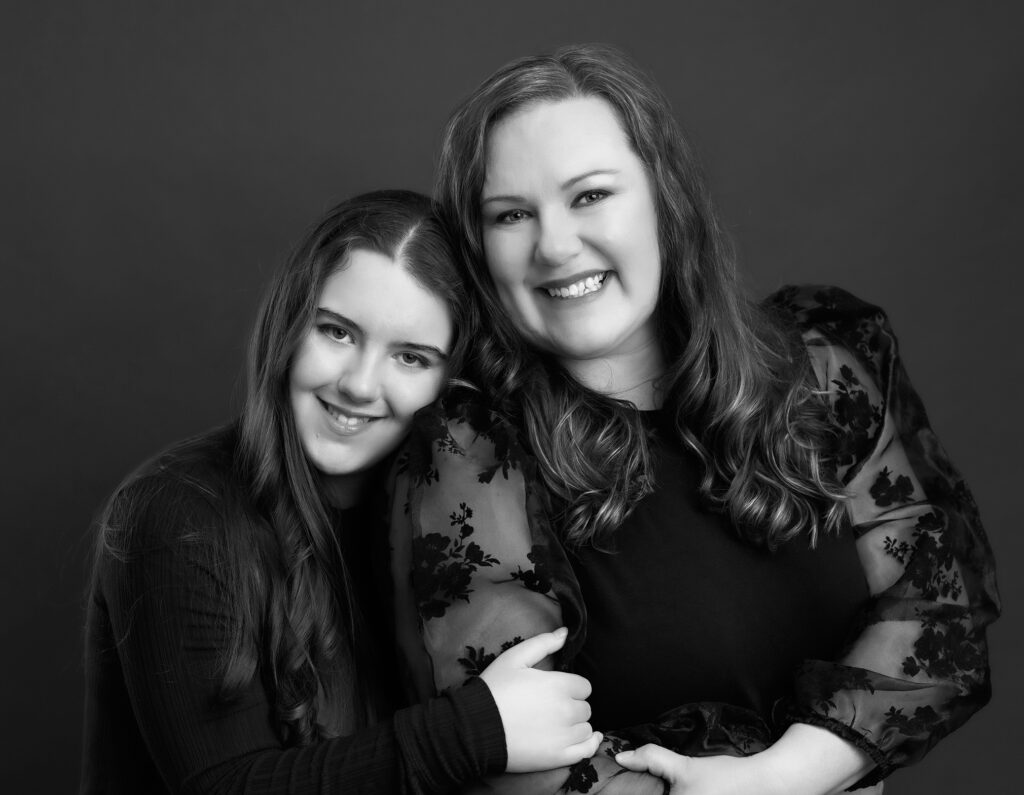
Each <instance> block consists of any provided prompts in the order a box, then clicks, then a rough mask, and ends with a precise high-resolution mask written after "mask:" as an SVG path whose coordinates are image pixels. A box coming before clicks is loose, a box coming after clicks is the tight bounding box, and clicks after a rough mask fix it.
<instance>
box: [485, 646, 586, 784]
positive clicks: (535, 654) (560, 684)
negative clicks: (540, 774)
mask: <svg viewBox="0 0 1024 795" xmlns="http://www.w3.org/2000/svg"><path fill="white" fill-rule="evenodd" d="M568 634H569V632H568V630H567V629H565V628H564V627H563V628H561V629H557V630H555V631H554V632H545V633H543V634H541V635H535V636H534V637H532V638H528V639H527V640H524V641H523V642H522V643H520V644H518V645H516V646H513V647H512V648H511V649H509V650H508V651H506V652H504V653H503V654H501V655H499V656H498V658H497V659H495V661H494V662H492V663H491V664H490V665H488V666H487V668H486V669H485V670H484V672H483V673H482V674H480V678H481V679H483V680H484V682H486V683H487V687H489V688H490V690H491V696H493V698H494V703H495V704H497V705H498V712H499V713H500V714H501V722H502V724H503V725H504V727H505V745H506V747H507V748H508V764H507V765H506V767H505V771H506V772H508V773H527V772H531V771H535V770H550V769H551V768H555V767H565V766H566V765H572V764H575V763H576V762H579V761H580V760H581V759H586V758H588V757H591V756H593V755H594V752H595V751H597V746H598V745H600V743H601V733H600V732H595V731H594V730H593V729H592V728H591V726H590V724H589V723H588V722H587V721H589V720H590V705H589V704H588V703H587V701H586V699H587V697H588V696H589V695H590V682H588V681H587V680H586V679H584V678H583V677H582V676H577V675H576V674H567V673H561V672H559V671H542V670H538V669H536V668H534V667H533V666H535V665H537V663H539V662H540V661H541V660H543V659H544V658H545V657H547V656H548V655H549V654H553V653H554V652H556V651H558V650H559V649H560V648H562V644H564V643H565V638H566V636H567V635H568Z"/></svg>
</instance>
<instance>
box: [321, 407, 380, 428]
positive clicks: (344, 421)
mask: <svg viewBox="0 0 1024 795" xmlns="http://www.w3.org/2000/svg"><path fill="white" fill-rule="evenodd" d="M324 405H325V406H327V411H328V412H329V413H330V415H331V416H332V417H333V418H334V419H335V420H337V421H338V422H339V423H340V424H341V425H344V426H345V427H346V428H358V427H359V426H360V425H366V423H368V422H369V421H370V418H369V417H350V416H349V415H348V414H342V413H341V412H340V411H338V409H336V408H335V407H334V406H332V405H331V404H330V403H325V404H324Z"/></svg>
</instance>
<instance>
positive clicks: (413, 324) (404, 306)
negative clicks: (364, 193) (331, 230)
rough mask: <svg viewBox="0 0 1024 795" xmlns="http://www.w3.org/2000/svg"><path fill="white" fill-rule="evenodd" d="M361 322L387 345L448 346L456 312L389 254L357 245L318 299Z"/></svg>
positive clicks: (337, 311) (328, 306) (370, 334)
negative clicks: (450, 310)
mask: <svg viewBox="0 0 1024 795" xmlns="http://www.w3.org/2000/svg"><path fill="white" fill-rule="evenodd" d="M317 306H318V307H322V308H324V309H329V310H331V311H332V312H336V313H337V314H339V315H343V316H344V317H346V318H348V319H349V320H351V321H353V322H355V323H357V324H358V325H359V327H360V328H361V329H362V330H363V331H364V332H365V333H366V335H367V336H368V337H371V338H374V339H376V340H377V341H380V342H382V343H392V342H414V343H417V344H421V345H433V346H434V347H437V348H440V349H442V350H445V349H447V346H448V345H449V343H450V342H451V336H452V318H451V313H450V312H449V311H448V307H447V305H446V304H445V302H444V300H443V299H442V298H441V297H440V296H438V295H436V294H434V293H432V292H431V291H430V290H428V289H427V288H426V287H424V286H423V285H422V284H420V282H418V281H417V280H416V279H415V277H413V275H412V274H411V273H410V272H409V271H408V270H407V268H406V266H405V265H404V264H402V263H400V262H396V261H395V260H393V259H391V258H390V257H388V256H386V255H385V254H381V253H379V252H376V251H367V250H365V249H354V250H352V251H349V252H348V254H347V255H346V256H345V259H344V260H343V262H342V264H341V266H340V267H339V268H338V269H337V270H335V271H334V273H332V274H331V275H330V276H328V277H327V280H326V281H325V282H324V286H323V290H322V291H321V293H320V298H319V301H318V303H317Z"/></svg>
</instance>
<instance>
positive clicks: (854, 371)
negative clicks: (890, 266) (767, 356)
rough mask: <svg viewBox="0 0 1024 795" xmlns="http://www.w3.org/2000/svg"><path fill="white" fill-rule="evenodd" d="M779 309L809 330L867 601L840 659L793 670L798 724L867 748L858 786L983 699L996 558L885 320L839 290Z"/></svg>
mask: <svg viewBox="0 0 1024 795" xmlns="http://www.w3.org/2000/svg"><path fill="white" fill-rule="evenodd" d="M774 300H775V303H776V304H777V305H779V306H782V307H784V308H786V309H788V310H789V311H790V312H792V313H793V314H794V315H795V317H796V318H797V320H798V322H800V323H801V325H802V326H803V327H804V339H805V342H806V344H807V348H808V351H809V353H810V356H811V361H812V364H813V367H814V369H815V373H816V375H817V377H818V380H819V383H820V385H821V387H822V389H823V391H824V393H825V396H826V399H827V401H828V405H829V408H830V412H831V417H832V421H833V424H834V426H835V428H836V430H837V446H836V450H835V455H834V463H835V465H836V467H837V470H838V474H839V475H840V478H841V480H842V482H843V483H844V485H845V488H846V491H847V493H848V494H849V516H850V519H851V522H852V525H853V529H854V533H855V536H856V538H857V550H858V554H859V555H860V558H861V563H862V565H863V568H864V573H865V577H866V579H867V583H868V587H869V590H870V593H871V599H870V601H869V603H868V605H867V607H866V609H865V611H864V614H863V616H862V620H861V622H860V625H859V631H858V633H857V634H856V635H855V639H854V640H853V642H852V643H851V644H850V646H849V648H848V649H847V651H846V652H845V654H843V655H842V657H841V659H839V660H838V661H834V662H832V661H820V660H812V661H807V662H806V663H805V665H804V666H803V667H802V668H801V670H800V671H799V673H798V674H797V677H796V697H795V700H794V705H793V709H792V712H791V717H792V718H793V719H795V720H798V721H801V722H806V723H813V724H817V725H820V726H822V727H824V728H827V729H830V730H832V731H834V732H836V733H837V734H839V735H840V736H842V737H844V738H845V739H847V740H849V741H851V742H853V743H855V744H856V745H857V746H858V747H860V748H861V749H862V750H864V751H866V752H867V753H868V754H869V755H870V756H871V758H872V759H873V760H874V762H875V763H876V765H877V767H876V768H875V770H874V771H872V773H871V774H869V775H868V776H867V777H866V778H865V779H864V780H863V781H862V782H861V784H862V785H864V784H869V783H872V782H874V781H877V780H879V779H881V778H882V777H884V776H885V775H886V774H888V773H889V772H890V771H891V770H893V769H895V768H896V767H899V766H902V765H906V764H910V763H912V762H914V761H917V760H918V759H920V758H921V757H922V756H923V755H924V754H925V753H926V752H927V751H928V749H930V748H931V747H932V746H933V745H934V744H935V743H936V742H938V741H939V740H940V739H941V738H942V737H944V736H945V735H947V734H949V733H950V732H951V731H953V730H954V729H956V728H957V727H958V726H960V725H961V724H962V723H963V722H964V721H966V720H967V719H968V718H969V717H970V716H971V715H972V714H973V713H974V712H975V711H977V710H978V709H980V708H981V707H982V706H983V705H984V704H985V703H986V702H987V701H988V699H989V694H990V685H989V670H988V656H987V645H986V639H985V626H986V625H987V624H988V623H990V622H991V621H992V620H994V619H995V617H996V616H997V615H998V611H999V598H998V594H997V591H996V585H995V569H994V564H993V560H992V552H991V549H990V547H989V544H988V541H987V539H986V537H985V533H984V531H983V529H982V527H981V523H980V519H979V516H978V511H977V507H976V505H975V503H974V500H973V498H972V496H971V493H970V491H969V490H968V489H967V486H966V485H965V483H964V481H963V479H962V478H961V477H960V474H959V473H958V472H957V470H956V469H955V468H954V467H953V465H952V464H951V463H950V461H949V459H948V457H947V455H946V453H945V451H944V450H943V448H942V446H941V444H940V443H939V441H938V440H937V439H936V437H935V434H934V433H933V432H932V430H931V428H930V426H929V424H928V419H927V416H926V414H925V411H924V407H923V405H922V403H921V401H920V399H919V398H918V396H917V394H916V393H915V391H914V389H913V387H912V386H911V384H910V382H909V380H908V378H907V375H906V372H905V370H904V368H903V366H902V363H901V362H900V359H899V354H898V351H897V346H896V338H895V336H894V335H893V333H892V330H891V329H890V327H889V324H888V322H887V320H886V317H885V315H884V314H883V313H882V311H881V310H880V309H878V308H877V307H874V306H870V305H868V304H865V303H863V302H861V301H859V300H858V299H856V298H854V297H853V296H851V295H849V294H848V293H845V292H843V291H841V290H837V289H835V288H802V289H795V288H790V289H787V290H784V291H782V292H780V293H779V294H778V295H777V296H776V297H775V299H774Z"/></svg>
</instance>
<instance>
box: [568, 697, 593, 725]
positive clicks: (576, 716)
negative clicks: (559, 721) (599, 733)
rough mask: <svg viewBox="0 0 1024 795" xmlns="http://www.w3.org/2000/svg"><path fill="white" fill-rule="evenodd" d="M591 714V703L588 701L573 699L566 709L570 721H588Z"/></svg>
mask: <svg viewBox="0 0 1024 795" xmlns="http://www.w3.org/2000/svg"><path fill="white" fill-rule="evenodd" d="M591 714H592V710H591V709H590V704H588V703H587V702H586V701H571V702H569V708H568V709H567V710H566V718H567V720H568V721H569V722H570V723H586V722H587V721H588V720H590V716H591Z"/></svg>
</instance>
